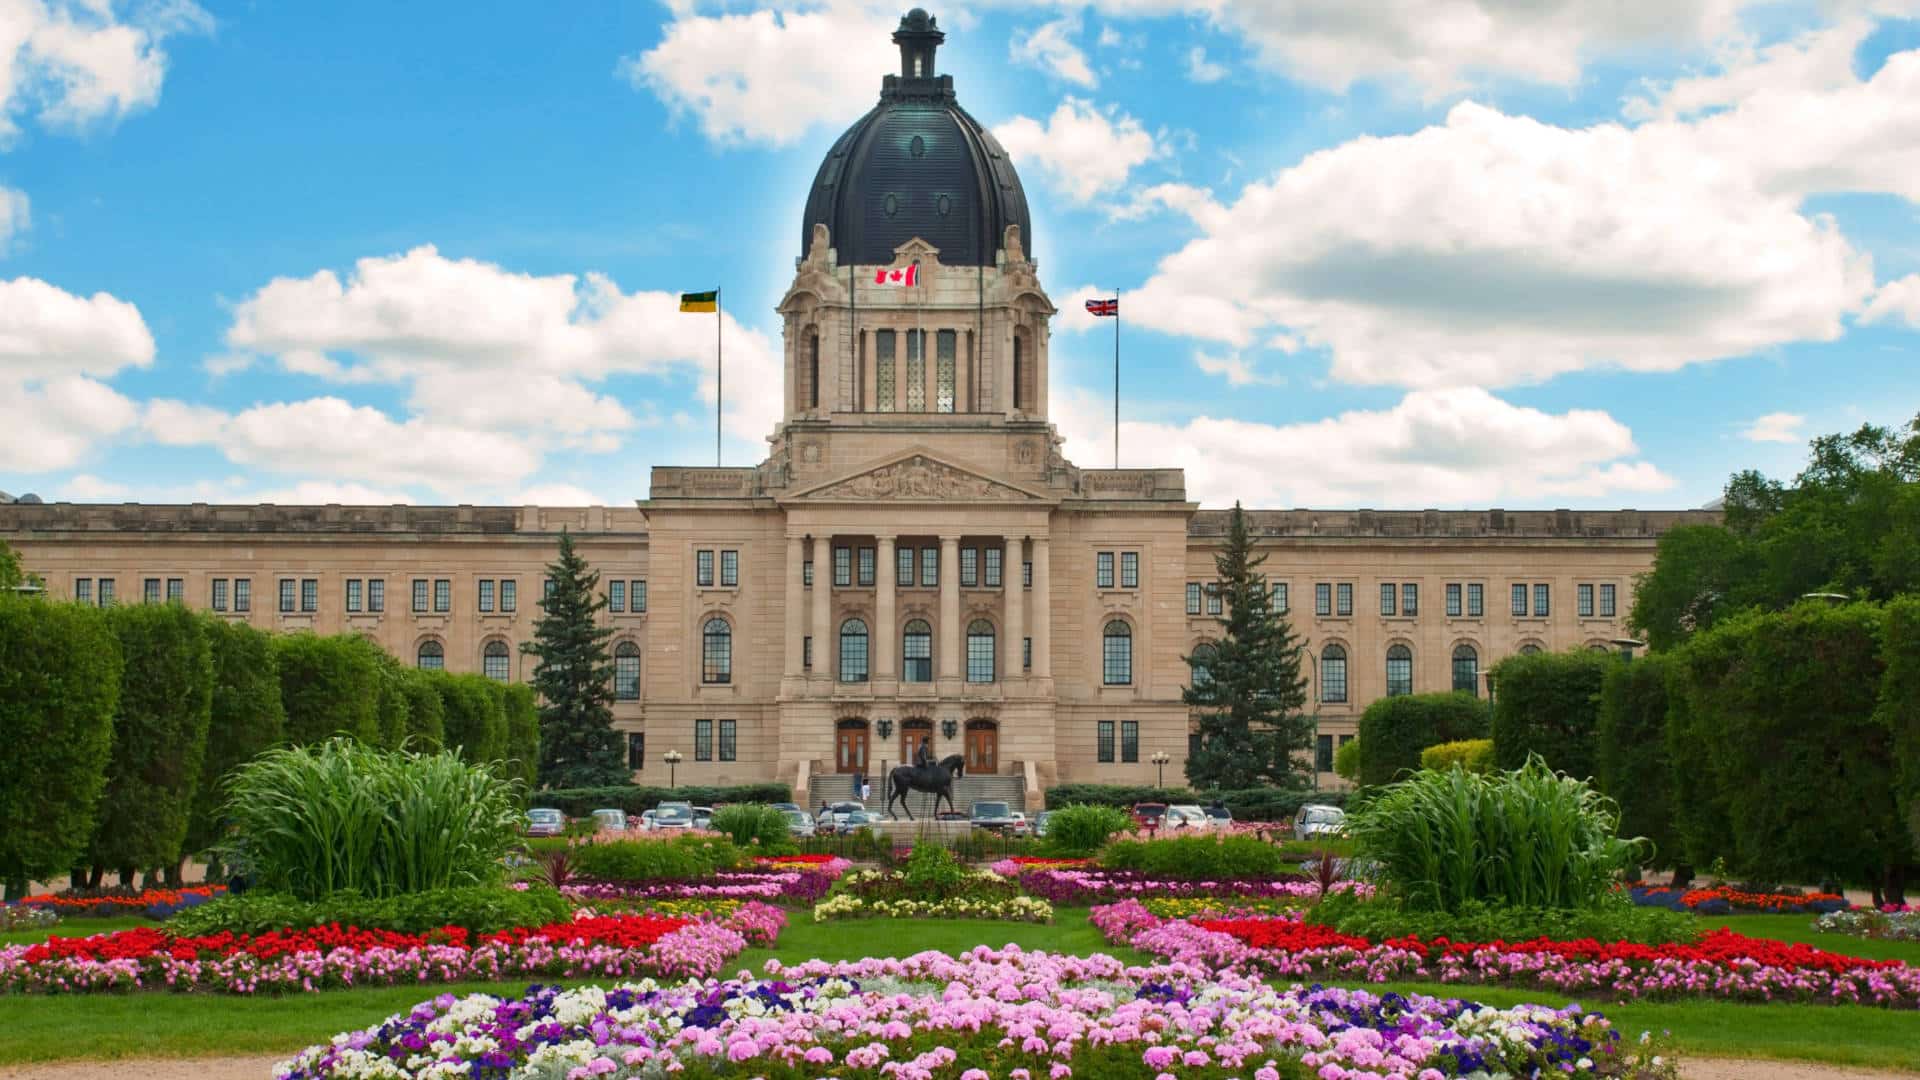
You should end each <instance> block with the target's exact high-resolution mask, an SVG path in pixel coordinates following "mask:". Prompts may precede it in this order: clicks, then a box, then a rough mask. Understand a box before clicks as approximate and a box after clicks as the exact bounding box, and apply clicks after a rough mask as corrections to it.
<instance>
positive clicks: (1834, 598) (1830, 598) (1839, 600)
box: [1800, 592, 1853, 605]
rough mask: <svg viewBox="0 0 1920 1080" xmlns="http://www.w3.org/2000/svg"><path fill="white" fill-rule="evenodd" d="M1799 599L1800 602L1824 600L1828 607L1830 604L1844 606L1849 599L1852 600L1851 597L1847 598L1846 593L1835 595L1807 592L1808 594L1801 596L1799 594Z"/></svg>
mask: <svg viewBox="0 0 1920 1080" xmlns="http://www.w3.org/2000/svg"><path fill="white" fill-rule="evenodd" d="M1800 599H1802V600H1825V601H1826V602H1827V603H1828V604H1830V605H1831V604H1844V603H1846V602H1847V601H1849V600H1851V599H1853V597H1851V596H1848V595H1847V594H1846V593H1837V592H1809V593H1801V594H1800Z"/></svg>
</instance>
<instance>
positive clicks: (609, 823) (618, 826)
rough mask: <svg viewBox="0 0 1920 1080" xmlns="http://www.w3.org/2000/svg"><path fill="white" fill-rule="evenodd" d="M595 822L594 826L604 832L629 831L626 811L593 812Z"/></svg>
mask: <svg viewBox="0 0 1920 1080" xmlns="http://www.w3.org/2000/svg"><path fill="white" fill-rule="evenodd" d="M593 820H594V824H595V825H596V826H597V827H598V828H599V829H600V831H602V832H626V831H627V812H626V811H625V810H613V809H607V810H595V811H594V812H593Z"/></svg>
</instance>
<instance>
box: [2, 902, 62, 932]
mask: <svg viewBox="0 0 1920 1080" xmlns="http://www.w3.org/2000/svg"><path fill="white" fill-rule="evenodd" d="M59 925H60V913H59V912H58V911H55V910H54V909H52V908H50V907H48V906H47V905H45V904H0V932H6V931H12V930H51V929H53V928H54V927H56V926H59Z"/></svg>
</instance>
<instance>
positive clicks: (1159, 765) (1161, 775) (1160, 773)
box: [1147, 750, 1173, 788]
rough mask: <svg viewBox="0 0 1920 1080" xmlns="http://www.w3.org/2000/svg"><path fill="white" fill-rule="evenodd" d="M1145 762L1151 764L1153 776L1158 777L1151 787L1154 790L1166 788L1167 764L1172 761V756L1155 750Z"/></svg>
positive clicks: (1163, 751)
mask: <svg viewBox="0 0 1920 1080" xmlns="http://www.w3.org/2000/svg"><path fill="white" fill-rule="evenodd" d="M1147 760H1148V761H1151V762H1153V767H1154V770H1155V774H1156V776H1157V777H1158V779H1156V780H1155V781H1154V785H1153V786H1154V787H1156V788H1164V787H1166V786H1167V762H1169V761H1172V760H1173V755H1172V754H1169V753H1167V752H1166V751H1165V750H1155V751H1154V752H1153V756H1152V757H1150V758H1148V759H1147Z"/></svg>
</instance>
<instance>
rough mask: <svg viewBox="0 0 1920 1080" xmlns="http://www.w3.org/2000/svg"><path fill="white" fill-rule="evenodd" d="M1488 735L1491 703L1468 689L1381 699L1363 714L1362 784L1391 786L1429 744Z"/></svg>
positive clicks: (1417, 763)
mask: <svg viewBox="0 0 1920 1080" xmlns="http://www.w3.org/2000/svg"><path fill="white" fill-rule="evenodd" d="M1502 689H1503V690H1504V689H1505V688H1504V687H1502ZM1486 734H1487V703H1486V702H1485V701H1482V700H1481V699H1479V698H1477V697H1474V696H1473V695H1472V694H1469V693H1466V692H1464V691H1455V692H1453V693H1446V694H1399V695H1396V696H1394V697H1384V698H1381V699H1380V700H1378V701H1376V702H1374V703H1373V704H1371V705H1369V706H1367V711H1366V712H1364V713H1362V714H1361V715H1360V744H1361V745H1362V746H1365V747H1366V749H1365V750H1363V751H1361V752H1360V783H1361V784H1363V785H1369V786H1370V785H1374V784H1391V783H1393V782H1394V781H1395V780H1396V779H1398V778H1399V777H1400V775H1401V774H1402V773H1408V772H1412V771H1414V770H1416V769H1418V768H1420V752H1421V751H1422V750H1425V749H1426V748H1427V747H1429V746H1437V745H1439V744H1440V743H1445V742H1455V741H1458V740H1460V739H1480V738H1485V737H1486Z"/></svg>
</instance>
